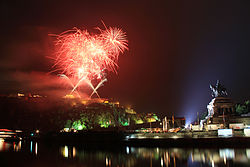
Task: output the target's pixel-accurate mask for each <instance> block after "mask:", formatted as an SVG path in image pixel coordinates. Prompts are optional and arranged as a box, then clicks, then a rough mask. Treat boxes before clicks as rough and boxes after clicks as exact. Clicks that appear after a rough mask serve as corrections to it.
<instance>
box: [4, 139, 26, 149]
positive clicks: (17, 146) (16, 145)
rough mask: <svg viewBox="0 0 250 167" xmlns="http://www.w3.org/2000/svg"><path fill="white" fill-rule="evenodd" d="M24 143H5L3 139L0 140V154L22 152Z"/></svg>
mask: <svg viewBox="0 0 250 167" xmlns="http://www.w3.org/2000/svg"><path fill="white" fill-rule="evenodd" d="M21 149H22V141H19V142H5V141H4V139H3V138H0V152H6V151H15V152H17V151H21Z"/></svg>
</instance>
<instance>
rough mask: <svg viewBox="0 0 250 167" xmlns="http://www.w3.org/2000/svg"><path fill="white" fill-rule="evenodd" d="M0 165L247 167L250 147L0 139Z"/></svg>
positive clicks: (54, 166) (4, 166)
mask: <svg viewBox="0 0 250 167" xmlns="http://www.w3.org/2000/svg"><path fill="white" fill-rule="evenodd" d="M0 166H1V167H8V166H16V167H20V166H25V167H31V166H36V167H57V166H58V167H105V166H106V167H107V166H109V167H110V166H113V167H140V166H142V167H147V166H148V167H151V166H158V167H163V166H164V167H165V166H166V167H172V166H173V167H175V166H180V167H185V166H190V167H192V166H195V167H198V166H202V167H206V166H212V167H215V166H250V148H195V147H194V148H161V147H153V148H148V147H147V148H146V147H130V146H126V145H124V146H119V145H112V144H103V145H100V144H99V145H95V144H92V145H89V144H86V143H83V144H77V145H74V144H71V145H66V144H57V143H41V142H34V141H29V142H24V141H21V142H4V141H3V140H1V139H0Z"/></svg>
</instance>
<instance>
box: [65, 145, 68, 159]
mask: <svg viewBox="0 0 250 167" xmlns="http://www.w3.org/2000/svg"><path fill="white" fill-rule="evenodd" d="M64 157H66V158H68V157H69V148H68V146H65V147H64Z"/></svg>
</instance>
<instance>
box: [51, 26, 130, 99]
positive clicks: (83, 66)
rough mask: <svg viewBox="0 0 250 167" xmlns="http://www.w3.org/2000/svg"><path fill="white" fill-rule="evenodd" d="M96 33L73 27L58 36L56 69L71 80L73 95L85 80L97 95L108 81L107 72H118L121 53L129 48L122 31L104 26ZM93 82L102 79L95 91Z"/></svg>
mask: <svg viewBox="0 0 250 167" xmlns="http://www.w3.org/2000/svg"><path fill="white" fill-rule="evenodd" d="M104 26H105V25H104ZM97 30H98V31H99V33H98V34H90V33H89V32H88V31H87V30H80V29H78V28H73V29H72V30H68V31H65V32H63V33H62V34H60V35H56V37H57V38H56V46H57V51H56V58H55V59H54V60H55V63H54V66H53V68H54V69H55V70H54V71H57V72H59V73H60V75H63V76H67V78H70V80H71V82H70V84H71V86H72V87H73V89H72V93H73V92H74V91H76V90H77V88H78V87H79V86H80V85H81V83H82V82H84V81H85V83H87V84H88V85H90V87H91V88H92V89H93V93H96V94H97V92H96V90H97V89H98V88H99V87H100V85H102V83H103V82H105V81H106V78H105V76H106V75H105V71H111V72H115V73H116V69H117V67H118V65H117V62H118V57H119V55H120V53H123V52H124V51H125V50H127V49H128V41H127V39H126V34H125V32H123V31H122V30H121V29H119V28H116V27H115V28H112V27H109V28H107V27H106V26H105V29H100V28H99V27H98V28H97ZM92 80H99V84H97V87H96V88H94V86H93V85H92V82H91V81H92ZM93 93H92V94H91V96H92V95H93ZM97 95H98V94H97ZM98 96H99V95H98Z"/></svg>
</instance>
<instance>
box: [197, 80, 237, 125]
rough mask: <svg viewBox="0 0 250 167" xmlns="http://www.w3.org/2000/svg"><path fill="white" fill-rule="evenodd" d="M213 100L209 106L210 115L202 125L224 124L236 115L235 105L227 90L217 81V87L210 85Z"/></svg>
mask: <svg viewBox="0 0 250 167" xmlns="http://www.w3.org/2000/svg"><path fill="white" fill-rule="evenodd" d="M210 89H211V90H212V97H213V99H212V100H211V102H210V103H209V104H208V105H207V111H208V115H207V116H206V117H205V119H203V120H201V122H200V125H202V126H203V124H204V123H206V122H207V123H217V124H218V123H224V124H225V122H226V119H227V117H228V116H230V115H235V107H234V106H235V105H234V103H233V101H232V99H231V98H229V97H228V93H227V90H226V88H225V87H224V86H223V85H222V84H221V83H220V81H219V80H217V82H216V85H210Z"/></svg>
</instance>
